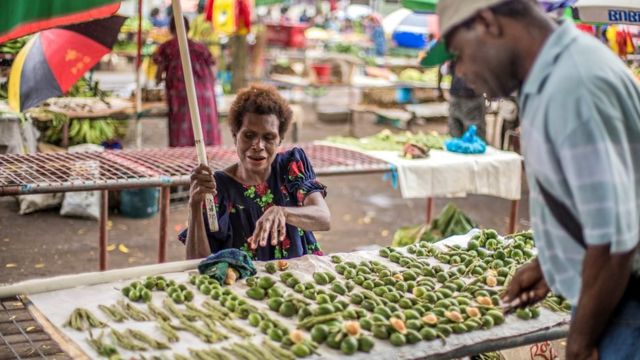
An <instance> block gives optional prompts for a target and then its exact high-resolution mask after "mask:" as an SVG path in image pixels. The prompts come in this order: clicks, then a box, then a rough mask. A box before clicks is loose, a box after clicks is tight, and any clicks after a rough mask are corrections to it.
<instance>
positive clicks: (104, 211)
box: [99, 190, 109, 271]
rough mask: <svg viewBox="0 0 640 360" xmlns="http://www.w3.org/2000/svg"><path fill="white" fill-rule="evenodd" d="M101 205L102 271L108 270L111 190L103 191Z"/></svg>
mask: <svg viewBox="0 0 640 360" xmlns="http://www.w3.org/2000/svg"><path fill="white" fill-rule="evenodd" d="M100 195H101V197H102V201H101V204H100V223H99V226H100V245H99V248H100V250H99V251H100V255H99V256H100V271H105V270H107V223H108V222H109V190H101V191H100Z"/></svg>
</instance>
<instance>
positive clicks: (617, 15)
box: [576, 0, 640, 25]
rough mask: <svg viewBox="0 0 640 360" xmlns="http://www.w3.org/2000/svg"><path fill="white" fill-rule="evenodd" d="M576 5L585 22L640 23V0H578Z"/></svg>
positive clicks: (581, 18)
mask: <svg viewBox="0 0 640 360" xmlns="http://www.w3.org/2000/svg"><path fill="white" fill-rule="evenodd" d="M576 7H577V8H578V11H579V14H580V20H582V21H585V22H595V23H611V24H630V25H640V0H606V1H605V0H579V1H578V2H577V3H576Z"/></svg>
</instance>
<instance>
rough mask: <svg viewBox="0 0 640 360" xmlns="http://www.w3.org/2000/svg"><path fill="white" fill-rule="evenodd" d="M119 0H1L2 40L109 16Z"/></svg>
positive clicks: (0, 37)
mask: <svg viewBox="0 0 640 360" xmlns="http://www.w3.org/2000/svg"><path fill="white" fill-rule="evenodd" d="M119 8H120V0H44V1H40V0H38V1H25V0H0V43H4V42H7V41H9V40H12V39H16V38H19V37H22V36H25V35H29V34H33V33H36V32H38V31H41V30H44V29H50V28H54V27H58V26H64V25H69V24H75V23H79V22H83V21H89V20H93V19H100V18H105V17H109V16H111V15H113V14H115V13H116V11H118V9H119Z"/></svg>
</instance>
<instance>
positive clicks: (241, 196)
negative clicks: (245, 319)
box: [178, 148, 326, 261]
mask: <svg viewBox="0 0 640 360" xmlns="http://www.w3.org/2000/svg"><path fill="white" fill-rule="evenodd" d="M214 177H215V180H216V186H217V190H218V194H217V196H216V198H215V203H216V210H217V215H218V227H219V230H218V231H217V232H211V231H210V229H209V223H208V221H207V216H206V214H203V216H204V221H205V229H206V232H207V236H208V238H209V246H210V248H211V251H212V252H213V253H215V252H217V251H220V250H222V249H228V248H238V249H242V250H243V251H245V252H246V253H247V254H249V256H250V257H251V258H252V259H253V260H259V261H267V260H273V259H289V258H295V257H299V256H303V255H307V254H314V255H323V254H322V251H321V250H320V246H319V245H318V242H317V241H316V238H315V236H314V235H313V233H312V232H311V231H305V230H302V229H300V228H298V227H296V226H293V225H289V224H287V231H286V237H285V239H284V240H283V241H282V242H280V243H278V245H276V246H271V244H270V241H268V245H267V246H266V247H258V248H257V249H255V250H252V249H250V248H249V246H248V244H247V239H248V238H249V237H250V236H251V235H252V234H253V231H254V229H255V226H256V222H257V221H258V219H260V217H261V216H262V214H263V213H264V212H265V211H266V210H267V209H268V208H270V207H271V206H302V205H303V203H304V200H305V199H306V198H307V196H308V195H309V194H312V193H314V192H320V193H321V194H322V196H326V186H324V185H322V184H321V183H319V182H318V181H317V180H316V175H315V173H314V172H313V168H312V167H311V163H309V159H308V158H307V156H306V154H305V153H304V151H303V150H302V149H300V148H293V149H291V150H289V151H286V152H282V153H279V154H277V155H276V158H275V160H274V161H273V163H272V164H271V175H270V176H269V178H268V179H267V181H266V182H265V183H262V184H259V185H252V186H247V185H244V184H241V183H239V182H238V181H237V180H235V179H234V178H232V177H230V176H229V175H227V174H226V173H224V172H222V171H217V172H215V174H214ZM187 230H188V229H185V230H184V231H182V233H180V235H178V239H179V240H180V241H182V242H183V243H184V242H185V241H186V237H187Z"/></svg>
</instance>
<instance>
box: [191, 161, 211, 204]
mask: <svg viewBox="0 0 640 360" xmlns="http://www.w3.org/2000/svg"><path fill="white" fill-rule="evenodd" d="M207 194H211V195H213V196H215V195H216V181H215V179H214V178H213V175H212V173H211V169H210V168H209V167H208V166H206V165H202V164H200V165H198V167H196V168H195V169H193V171H192V172H191V188H190V189H189V195H190V197H189V205H190V206H191V208H192V209H201V208H202V202H203V201H204V198H205V196H206V195H207Z"/></svg>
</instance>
